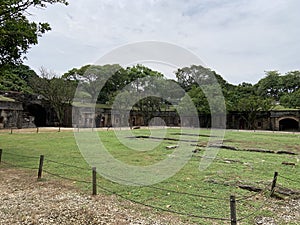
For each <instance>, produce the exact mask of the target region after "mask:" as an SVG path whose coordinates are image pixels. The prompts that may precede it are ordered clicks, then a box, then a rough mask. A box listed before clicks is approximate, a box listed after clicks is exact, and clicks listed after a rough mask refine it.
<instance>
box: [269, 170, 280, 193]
mask: <svg viewBox="0 0 300 225" xmlns="http://www.w3.org/2000/svg"><path fill="white" fill-rule="evenodd" d="M277 176H278V172H275V173H274V178H273V182H272V187H271V194H270V196H271V197H272V196H273V195H274V192H275V187H276V182H277Z"/></svg>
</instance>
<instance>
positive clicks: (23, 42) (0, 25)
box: [0, 0, 68, 67]
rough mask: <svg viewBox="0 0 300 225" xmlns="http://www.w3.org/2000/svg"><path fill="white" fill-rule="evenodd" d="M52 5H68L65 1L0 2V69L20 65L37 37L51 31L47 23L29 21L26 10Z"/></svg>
mask: <svg viewBox="0 0 300 225" xmlns="http://www.w3.org/2000/svg"><path fill="white" fill-rule="evenodd" d="M54 3H62V4H65V5H67V4H68V3H67V1H66V0H1V1H0V67H2V66H3V65H5V64H19V63H22V61H23V58H22V57H23V55H24V54H25V53H27V51H28V49H29V48H30V47H31V45H36V44H37V43H38V37H39V36H41V35H42V34H44V33H45V32H47V31H49V30H51V27H50V25H49V24H48V23H42V22H31V21H29V20H28V18H27V17H28V16H29V15H30V14H29V13H28V9H29V8H30V7H38V8H46V7H47V4H54Z"/></svg>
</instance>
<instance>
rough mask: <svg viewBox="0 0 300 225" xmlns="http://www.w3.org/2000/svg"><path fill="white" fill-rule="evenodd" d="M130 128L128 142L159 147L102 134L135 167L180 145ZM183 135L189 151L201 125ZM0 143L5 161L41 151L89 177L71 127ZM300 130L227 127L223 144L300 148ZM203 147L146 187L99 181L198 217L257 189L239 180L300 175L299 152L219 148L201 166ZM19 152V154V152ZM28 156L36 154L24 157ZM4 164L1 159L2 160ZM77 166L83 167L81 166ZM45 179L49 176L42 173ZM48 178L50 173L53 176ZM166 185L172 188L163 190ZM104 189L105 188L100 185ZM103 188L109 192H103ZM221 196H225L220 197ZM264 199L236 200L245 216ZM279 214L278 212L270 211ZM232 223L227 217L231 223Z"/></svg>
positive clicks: (0, 136) (77, 176)
mask: <svg viewBox="0 0 300 225" xmlns="http://www.w3.org/2000/svg"><path fill="white" fill-rule="evenodd" d="M129 132H130V131H126V130H123V131H118V135H120V137H122V140H123V141H125V144H128V143H132V144H134V147H136V148H145V149H147V146H151V145H155V146H156V148H155V149H153V150H149V151H135V150H132V149H130V148H128V147H126V146H125V145H124V143H122V142H120V140H119V139H118V138H117V136H116V134H115V133H114V131H112V130H110V131H100V132H98V135H99V137H100V138H101V140H102V143H103V145H104V146H105V147H106V149H107V150H108V151H109V152H110V153H111V155H113V156H114V157H115V158H116V159H118V160H120V161H122V162H124V163H127V164H130V165H135V166H147V165H152V164H154V163H157V162H159V161H161V160H163V159H166V158H168V157H170V155H172V153H173V150H167V149H166V146H168V145H176V144H177V142H176V141H175V140H159V139H149V138H139V139H132V138H128V137H129V134H130V133H129ZM152 132H153V133H152V136H153V137H163V132H162V131H160V130H153V131H152ZM179 132H180V131H179V129H168V130H167V133H166V137H168V138H173V139H176V138H180V135H179V134H178V133H179ZM184 132H185V133H186V134H191V135H183V136H182V139H184V140H185V141H186V142H184V146H186V147H187V148H188V149H189V150H188V151H191V150H190V149H191V144H195V143H194V142H187V141H194V140H195V138H197V139H198V137H196V136H192V134H196V133H197V132H199V130H194V129H190V130H187V131H184ZM133 134H134V135H137V136H141V135H144V136H147V135H150V134H151V131H149V130H148V129H140V130H133ZM200 134H201V135H200V136H199V140H198V142H199V143H201V144H206V143H207V141H208V137H207V136H206V135H209V130H206V129H203V130H200ZM0 143H1V144H0V148H2V149H3V155H2V161H4V162H9V163H13V164H15V165H17V166H23V167H37V166H38V161H39V155H42V154H43V155H45V163H44V169H45V170H47V171H49V172H51V173H54V174H59V175H61V176H63V177H67V178H71V179H74V180H84V181H91V169H90V166H89V165H88V164H87V163H86V161H85V160H84V159H83V157H82V155H81V153H80V151H79V149H78V147H77V145H76V141H75V138H74V134H73V133H72V132H60V133H58V132H49V133H14V134H9V133H4V132H2V133H0ZM299 143H300V134H299V133H295V134H292V133H270V132H269V133H267V132H242V131H240V132H238V131H227V132H226V134H225V138H224V144H225V145H228V146H234V147H237V148H240V149H244V148H259V149H269V150H288V151H292V152H295V153H297V154H299V153H300V145H299ZM194 148H197V149H200V152H198V153H195V154H193V156H192V157H191V159H190V160H189V161H188V163H187V164H186V165H185V166H184V167H183V168H182V169H181V170H180V171H179V172H178V173H176V174H175V175H174V176H173V177H170V178H169V179H167V180H165V181H163V182H161V183H158V184H155V185H152V186H146V187H139V186H138V187H137V186H125V185H120V184H117V183H113V182H111V181H110V180H107V179H104V178H103V177H100V176H99V177H98V184H99V186H102V187H105V188H106V189H108V190H110V191H111V192H115V193H117V194H119V195H122V196H123V197H125V198H128V199H132V200H134V201H138V202H142V203H144V204H147V205H152V206H155V207H159V208H163V209H166V210H174V211H179V212H182V213H187V214H194V215H200V216H209V217H218V218H219V217H220V218H229V215H230V213H229V212H230V211H229V196H230V195H232V194H233V195H236V198H239V197H242V196H248V195H251V194H253V193H251V192H249V191H246V190H243V189H240V188H237V187H236V186H234V185H230V184H235V183H247V184H253V185H255V186H259V187H264V186H265V185H267V184H268V185H269V186H270V182H271V181H272V178H273V174H274V172H275V171H278V172H279V175H282V176H284V177H287V178H289V179H292V180H297V179H298V177H300V170H299V158H298V157H299V155H286V154H282V155H281V154H270V153H259V152H245V151H232V150H225V149H221V150H219V152H218V155H217V157H216V159H215V160H214V161H213V163H212V164H210V165H209V167H208V168H207V169H206V170H204V171H199V169H198V168H199V163H200V161H201V156H203V154H204V150H205V148H199V147H193V149H194ZM15 154H17V155H15ZM18 155H26V156H30V157H34V158H28V157H21V156H18ZM49 160H52V161H57V162H62V163H65V164H68V165H73V166H74V167H69V166H65V165H62V164H57V163H55V162H52V161H49ZM284 161H286V162H293V163H296V164H297V165H296V166H287V165H283V164H282V162H284ZM1 166H3V164H2V165H1ZM77 167H79V168H80V169H79V168H77ZM44 177H45V178H46V179H47V177H48V178H49V175H47V174H44ZM49 179H50V178H49ZM74 183H75V184H77V185H78V186H79V187H80V188H82V189H83V190H86V191H89V192H90V190H91V185H90V184H86V183H80V182H74ZM278 184H279V185H281V186H284V187H287V188H291V189H296V190H300V182H292V181H291V180H287V179H283V178H282V177H278ZM163 189H168V190H170V191H165V190H163ZM99 191H101V190H99ZM176 192H188V193H193V194H198V195H204V196H211V197H215V198H218V199H208V198H201V197H199V196H198V197H196V196H190V195H185V194H178V193H176ZM104 193H107V192H105V191H104ZM219 199H221V200H219ZM262 204H264V200H263V198H262V196H260V197H259V198H257V199H256V200H255V201H252V200H245V201H241V202H238V204H237V213H238V218H241V217H244V216H246V215H248V214H249V213H251V212H253V211H255V210H256V209H258V208H259V207H260V206H261V205H262ZM258 215H260V216H262V215H272V212H270V211H268V210H266V209H264V210H259V211H258V212H257V213H256V214H255V215H254V216H251V217H249V218H247V219H245V220H243V222H241V223H240V224H253V223H254V222H253V220H254V217H255V216H258ZM272 216H275V217H276V215H272ZM182 218H183V219H184V220H186V221H189V223H191V222H197V223H200V224H213V223H215V222H217V224H226V222H225V221H223V222H222V221H214V220H206V219H198V218H191V217H188V216H182ZM227 224H228V222H227Z"/></svg>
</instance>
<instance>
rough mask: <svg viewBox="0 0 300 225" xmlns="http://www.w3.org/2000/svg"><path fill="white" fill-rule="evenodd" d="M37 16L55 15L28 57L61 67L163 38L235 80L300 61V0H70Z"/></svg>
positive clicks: (255, 77) (63, 69)
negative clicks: (67, 4)
mask: <svg viewBox="0 0 300 225" xmlns="http://www.w3.org/2000/svg"><path fill="white" fill-rule="evenodd" d="M69 2H70V4H69V6H63V5H61V4H56V5H52V6H49V7H48V8H47V9H45V10H41V9H39V10H36V9H35V10H31V13H32V14H33V15H32V16H31V17H30V19H31V20H36V21H46V22H49V23H50V25H51V27H52V31H50V32H48V33H47V34H45V35H43V37H41V38H40V39H39V44H38V45H36V46H33V47H32V48H31V49H30V50H29V53H28V54H27V58H28V59H27V60H26V61H25V64H28V65H29V66H30V67H32V68H33V69H34V70H36V71H38V68H40V67H41V66H43V67H46V68H48V69H51V70H53V71H56V72H57V73H59V74H62V73H64V72H67V71H68V70H70V69H72V68H74V67H77V68H79V67H81V66H83V65H85V64H92V63H95V62H96V61H97V60H98V59H99V58H100V57H101V56H103V55H104V54H105V53H107V52H109V51H111V50H112V49H115V48H117V47H119V46H122V45H126V44H129V43H133V42H140V41H150V40H155V41H163V42H170V43H172V44H176V45H179V46H181V47H183V48H186V49H188V50H190V51H192V52H193V53H195V54H196V55H197V56H198V57H199V58H200V59H201V60H202V61H203V62H204V63H205V65H206V66H207V67H209V68H211V69H212V70H215V71H216V72H217V73H219V74H220V75H222V76H223V77H224V78H225V79H226V80H227V81H229V82H230V83H233V84H238V83H241V82H251V83H256V82H257V81H258V80H259V79H261V78H262V77H263V76H264V74H265V73H264V71H266V70H279V71H280V72H281V73H285V72H287V71H291V70H299V69H300V68H299V67H300V13H299V12H300V1H299V0H272V1H270V0H251V1H249V0H245V1H244V0H219V1H217V0H185V1H184V0H182V1H179V0H165V1H163V0H139V1H138V0H136V1H134V0H69Z"/></svg>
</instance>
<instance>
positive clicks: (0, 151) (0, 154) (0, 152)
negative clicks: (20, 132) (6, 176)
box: [0, 148, 2, 163]
mask: <svg viewBox="0 0 300 225" xmlns="http://www.w3.org/2000/svg"><path fill="white" fill-rule="evenodd" d="M1 160H2V149H1V148H0V163H1Z"/></svg>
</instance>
